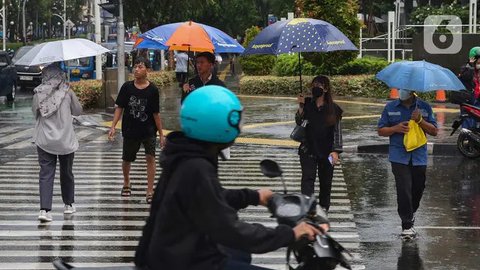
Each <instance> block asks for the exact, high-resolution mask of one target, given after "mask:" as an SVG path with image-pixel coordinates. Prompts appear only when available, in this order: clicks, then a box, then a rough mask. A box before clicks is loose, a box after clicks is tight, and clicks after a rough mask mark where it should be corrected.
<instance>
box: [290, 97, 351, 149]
mask: <svg viewBox="0 0 480 270" xmlns="http://www.w3.org/2000/svg"><path fill="white" fill-rule="evenodd" d="M333 106H334V113H335V114H336V118H337V120H338V121H337V122H336V123H335V124H333V125H328V124H327V123H326V115H327V114H326V109H325V107H323V106H322V107H320V108H317V105H316V104H315V102H314V101H313V100H312V99H311V98H306V99H305V105H304V108H303V114H302V115H300V114H298V112H297V114H296V115H295V121H296V123H297V124H298V125H301V124H302V122H303V120H307V121H308V125H307V127H306V136H305V137H306V140H305V142H303V143H301V144H300V147H299V154H308V155H313V156H316V157H318V158H327V157H328V155H329V154H330V153H331V152H337V153H342V152H343V138H342V137H343V136H342V127H341V122H340V120H341V119H342V113H343V110H342V109H341V108H340V106H338V105H337V104H336V103H333Z"/></svg>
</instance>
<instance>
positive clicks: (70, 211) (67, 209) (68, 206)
mask: <svg viewBox="0 0 480 270" xmlns="http://www.w3.org/2000/svg"><path fill="white" fill-rule="evenodd" d="M76 211H77V210H76V209H75V206H73V204H65V206H64V207H63V213H64V214H73V213H75V212H76Z"/></svg>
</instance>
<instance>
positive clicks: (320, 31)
mask: <svg viewBox="0 0 480 270" xmlns="http://www.w3.org/2000/svg"><path fill="white" fill-rule="evenodd" d="M356 50H358V49H357V47H355V45H354V44H353V43H352V42H351V41H350V40H349V39H348V38H347V37H346V36H345V34H343V33H342V32H341V31H340V30H338V28H336V27H335V26H333V25H332V24H330V23H328V22H325V21H322V20H315V19H308V18H295V19H292V20H287V21H279V22H276V23H274V24H272V25H270V26H268V27H266V28H265V29H263V30H262V32H260V33H259V34H258V35H257V36H256V37H255V39H254V40H253V41H252V42H250V44H248V47H247V48H246V49H245V52H244V53H243V55H251V54H274V55H278V54H284V53H298V59H299V62H300V91H302V65H301V53H302V52H333V51H356Z"/></svg>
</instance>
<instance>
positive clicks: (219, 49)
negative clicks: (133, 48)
mask: <svg viewBox="0 0 480 270" xmlns="http://www.w3.org/2000/svg"><path fill="white" fill-rule="evenodd" d="M183 24H185V22H178V23H170V24H165V25H161V26H158V27H156V28H153V29H151V30H149V31H147V32H145V33H143V34H141V35H140V37H142V38H144V39H146V40H152V41H156V42H158V43H160V44H162V45H164V46H166V45H165V44H166V42H167V40H168V39H169V38H170V37H171V36H172V35H173V33H174V32H175V31H176V30H177V29H178V28H179V27H180V26H182V25H183ZM197 24H199V25H200V26H201V27H202V28H203V29H204V30H205V32H206V33H207V35H208V36H209V37H210V39H211V41H212V44H213V46H214V48H215V52H216V53H243V51H244V50H245V49H244V48H243V47H242V45H240V44H239V43H238V42H237V40H235V39H234V38H232V37H230V36H229V35H227V34H225V33H224V32H223V31H221V30H219V29H217V28H214V27H211V26H208V25H204V24H201V23H197ZM167 47H168V46H167Z"/></svg>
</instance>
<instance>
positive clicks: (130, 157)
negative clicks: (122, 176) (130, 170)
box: [122, 137, 157, 162]
mask: <svg viewBox="0 0 480 270" xmlns="http://www.w3.org/2000/svg"><path fill="white" fill-rule="evenodd" d="M156 143H157V141H156V138H155V137H150V138H146V139H129V138H123V153H122V159H123V161H127V162H133V161H135V159H137V153H138V150H140V145H141V144H143V147H144V148H145V155H151V156H155V145H156Z"/></svg>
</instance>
